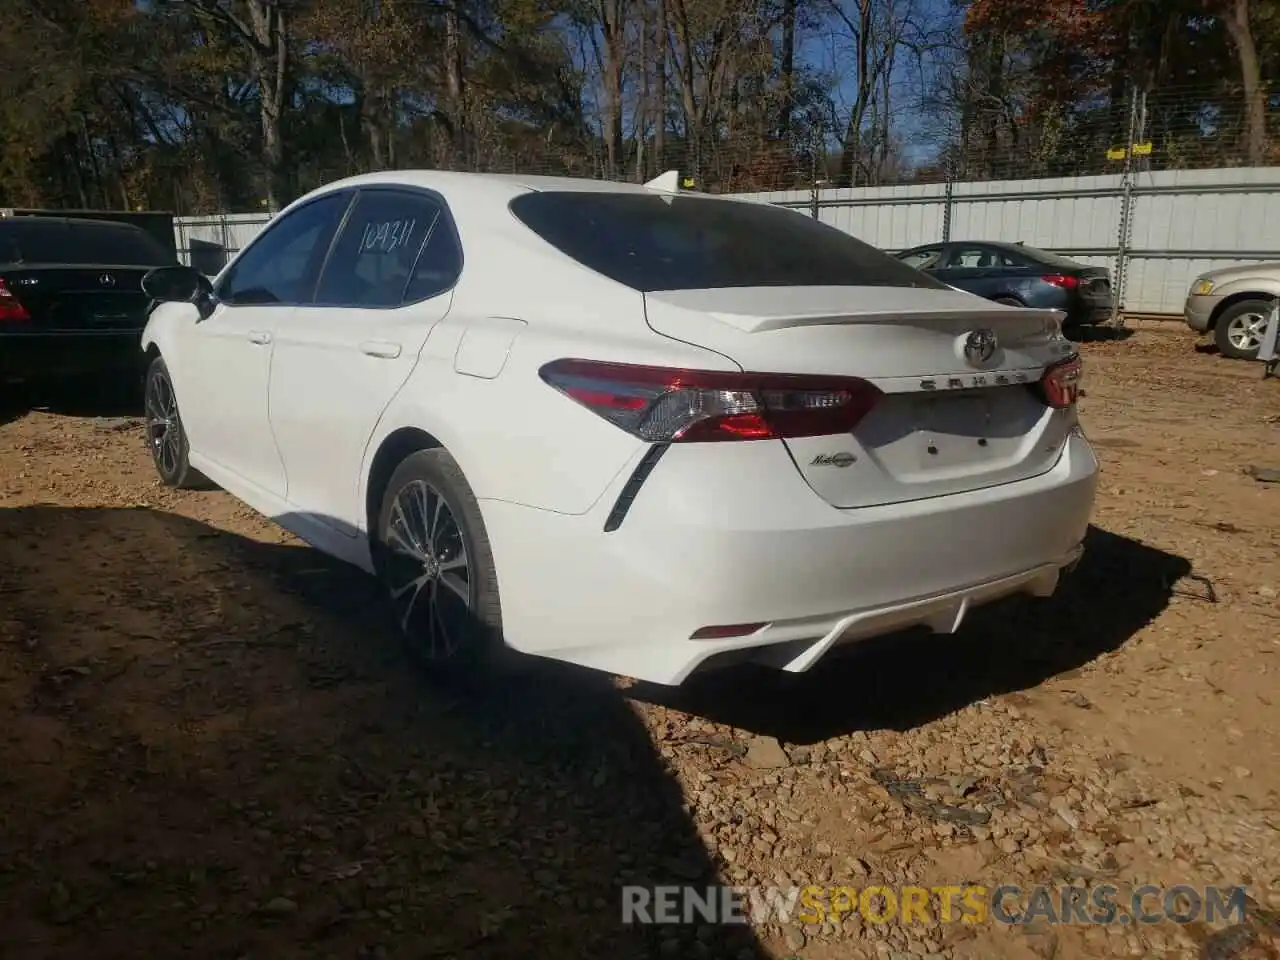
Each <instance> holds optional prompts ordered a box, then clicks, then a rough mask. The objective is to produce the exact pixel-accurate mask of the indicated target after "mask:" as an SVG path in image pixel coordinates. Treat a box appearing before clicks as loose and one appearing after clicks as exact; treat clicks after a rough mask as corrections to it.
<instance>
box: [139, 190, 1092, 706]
mask: <svg viewBox="0 0 1280 960" xmlns="http://www.w3.org/2000/svg"><path fill="white" fill-rule="evenodd" d="M361 185H386V186H402V187H406V188H409V189H414V188H422V189H428V190H431V191H434V192H436V193H438V194H439V195H440V196H441V197H443V199H444V201H445V202H446V203H447V205H448V209H449V212H450V215H451V217H452V219H453V222H454V225H455V227H456V231H457V235H458V238H459V241H460V243H461V247H462V251H463V263H464V266H463V269H462V272H461V275H460V278H459V279H458V281H457V283H456V285H455V286H454V287H453V288H452V289H451V290H450V291H449V292H448V293H446V294H442V295H440V296H437V297H434V298H432V299H430V300H426V301H423V302H421V303H415V304H410V305H407V306H403V307H399V308H384V309H366V308H360V309H355V308H335V307H311V306H308V305H302V306H297V307H284V306H266V307H247V306H235V307H228V306H226V305H222V306H219V307H217V309H216V310H215V312H214V313H213V314H211V315H210V316H209V317H208V318H206V319H205V320H203V321H198V316H197V311H196V308H195V307H194V306H191V305H188V304H165V305H162V306H160V307H159V308H157V309H156V311H155V312H154V313H153V315H152V318H151V321H150V323H149V324H148V327H147V330H146V332H145V334H144V338H143V345H144V348H154V349H155V350H157V351H158V352H159V353H160V354H161V355H162V356H163V357H164V358H165V360H166V363H167V365H168V366H169V369H170V373H171V375H172V378H173V382H174V387H175V393H176V395H177V398H178V403H179V406H180V409H181V413H182V417H183V421H184V425H185V426H186V428H187V432H188V437H189V443H190V459H191V463H192V465H193V466H194V467H196V469H198V470H200V471H201V472H203V473H205V474H206V475H207V476H209V478H210V479H211V480H213V481H215V482H216V483H218V484H220V485H221V486H223V487H224V488H225V489H226V490H227V491H228V492H229V493H231V494H232V495H233V496H236V497H237V498H239V499H241V500H243V501H244V502H245V503H247V504H248V505H250V506H251V507H253V508H254V509H256V510H258V511H260V512H262V513H263V514H265V515H267V516H269V517H271V518H273V519H275V520H277V521H278V522H279V523H281V524H282V525H283V526H285V527H286V528H287V529H289V530H291V531H292V532H294V533H295V534H297V535H298V536H300V537H302V538H303V539H305V540H307V541H309V542H310V543H312V544H313V545H315V546H316V547H317V548H318V549H321V550H323V551H325V552H327V553H331V554H333V555H335V556H337V557H339V558H341V559H343V560H345V561H347V562H350V563H353V564H355V565H357V566H359V567H361V568H363V569H365V570H366V571H370V570H372V564H371V562H370V550H369V544H368V537H367V535H368V531H369V526H370V516H369V504H370V502H371V501H372V502H374V503H376V502H377V499H378V493H379V491H376V490H375V491H370V489H369V483H370V478H371V476H372V473H373V465H374V462H375V459H376V458H377V455H378V452H379V451H380V450H381V449H383V447H384V444H387V443H388V442H390V441H391V439H392V438H396V437H401V436H404V435H405V432H406V431H413V432H414V434H415V435H426V436H429V437H430V438H432V440H433V442H435V443H438V444H439V445H440V446H442V447H444V448H445V449H447V450H448V451H449V453H450V454H451V455H452V456H453V458H454V459H455V460H456V461H457V462H458V464H459V466H460V467H461V469H462V471H463V473H464V474H465V476H466V478H467V481H468V483H469V484H470V486H471V488H472V490H473V491H474V493H475V495H476V498H477V500H478V502H479V505H480V510H481V514H482V516H483V519H484V523H485V527H486V530H487V533H488V536H489V540H490V543H491V545H492V549H493V553H494V562H495V567H496V571H497V576H498V584H499V593H500V596H501V604H502V619H503V633H504V636H505V639H506V641H507V643H508V644H509V645H510V646H512V647H513V648H515V649H517V650H520V651H523V652H526V653H529V654H534V655H540V656H547V657H552V658H555V659H560V660H565V661H569V662H573V663H578V664H582V665H586V666H589V667H594V668H599V669H604V670H611V671H614V672H618V673H622V674H627V675H630V676H633V677H637V678H640V679H645V680H650V681H654V682H660V683H679V682H681V681H683V680H684V679H685V678H686V677H688V676H689V674H690V673H691V672H693V671H694V670H695V669H697V668H698V667H699V666H701V665H703V664H704V663H706V662H707V661H708V660H710V659H712V658H716V657H719V656H720V655H739V654H741V655H750V656H752V657H755V658H758V659H763V660H765V661H766V662H770V663H773V664H775V665H777V666H780V667H783V668H785V669H788V670H793V671H795V670H804V669H808V668H809V667H810V666H811V665H812V664H813V663H815V662H816V661H817V660H818V659H819V658H820V657H821V655H822V654H823V653H825V652H826V651H827V649H829V648H830V647H831V646H833V645H835V644H836V643H837V642H839V641H842V640H847V639H856V638H857V637H859V636H868V635H873V634H876V633H883V632H885V631H887V630H891V629H896V628H898V627H901V626H907V625H911V624H915V623H925V624H928V625H930V626H932V627H934V628H935V629H938V630H940V631H951V630H954V629H955V628H956V627H958V625H959V623H960V622H961V621H962V620H963V617H964V614H965V612H966V611H967V610H968V609H969V608H970V607H971V606H973V605H976V604H978V603H984V602H988V601H990V600H993V599H996V598H998V597H1001V596H1005V595H1007V594H1011V593H1018V592H1030V593H1035V594H1040V595H1045V594H1048V593H1050V592H1052V590H1053V588H1054V585H1055V584H1056V582H1057V579H1058V573H1059V570H1060V569H1061V568H1062V567H1064V566H1066V565H1069V564H1071V563H1072V562H1074V560H1075V559H1076V558H1077V557H1078V556H1079V548H1080V543H1081V541H1082V539H1083V537H1084V534H1085V531H1086V529H1087V526H1088V521H1089V515H1090V512H1091V509H1092V503H1093V497H1094V490H1095V487H1096V482H1097V481H1096V474H1097V461H1096V460H1095V459H1094V457H1093V454H1092V451H1091V450H1090V448H1089V445H1088V443H1087V441H1086V440H1085V438H1084V436H1083V434H1082V433H1080V431H1079V428H1078V426H1077V423H1076V417H1075V411H1074V409H1068V410H1051V409H1049V408H1047V407H1043V406H1041V407H1038V408H1036V409H1034V410H1031V412H1030V414H1029V415H1030V416H1031V420H1025V422H1022V421H1020V425H1019V426H1018V427H1017V430H1018V431H1021V432H1019V433H1017V434H1016V435H1014V433H1013V432H1011V433H1010V435H1009V437H1008V438H1007V442H1005V443H1004V444H1003V445H1000V444H997V443H995V442H994V440H993V442H992V443H991V444H990V447H991V449H990V450H984V451H983V452H982V453H981V455H978V454H975V453H974V452H973V451H972V450H965V449H962V448H961V441H962V440H963V438H964V437H965V432H966V430H968V429H969V427H968V426H966V425H964V424H961V425H960V426H958V427H956V428H954V429H951V428H950V427H947V426H946V424H945V423H942V422H941V421H938V422H930V423H928V424H925V425H923V426H922V425H920V424H908V423H907V422H906V421H902V422H901V423H897V422H896V421H894V418H895V417H896V416H897V414H895V413H894V412H893V411H894V409H896V408H894V407H892V406H891V405H890V406H886V407H885V409H886V410H887V411H888V412H887V413H884V414H882V415H881V418H880V420H879V421H877V420H876V419H874V418H868V420H867V421H866V422H867V424H869V426H868V427H867V428H866V430H863V429H861V428H859V430H856V431H855V432H854V433H853V434H852V435H842V436H838V437H805V438H799V439H792V440H788V441H785V442H784V441H780V440H761V441H751V442H736V443H734V442H730V443H706V444H697V443H695V444H681V443H675V444H672V445H670V446H669V447H667V448H666V449H665V451H664V452H662V453H661V458H660V459H659V460H658V461H657V463H656V466H654V468H653V470H652V474H651V475H650V476H648V478H647V479H646V480H645V481H644V483H643V485H642V486H641V487H639V488H638V493H637V494H634V503H632V505H631V508H630V511H629V512H628V513H627V514H626V519H625V522H624V523H622V524H621V526H619V527H618V528H617V529H615V530H612V531H609V532H606V531H605V529H604V528H605V520H606V517H608V516H609V515H610V513H611V511H613V510H614V508H615V505H616V504H617V502H618V500H619V496H620V495H621V494H622V493H623V491H624V489H626V488H628V486H629V484H630V483H631V480H632V475H633V472H634V471H635V470H636V468H637V465H639V464H640V463H641V461H642V460H643V459H644V458H645V457H646V455H647V454H649V453H650V452H651V450H652V445H651V444H649V443H647V442H645V441H643V440H641V439H640V438H638V437H636V436H633V435H631V434H630V433H627V432H625V431H623V430H621V429H619V428H617V427H615V426H613V425H612V424H610V423H608V422H606V421H605V420H603V419H602V418H601V417H600V416H598V415H597V414H596V413H594V412H592V411H591V410H589V409H587V408H586V407H585V406H582V405H580V404H578V403H575V402H573V401H572V400H570V399H568V398H567V397H566V396H565V395H563V394H562V393H560V392H558V391H557V390H555V389H553V388H552V387H551V386H549V385H548V384H547V383H544V382H543V380H542V379H541V377H540V376H539V370H540V368H542V367H543V365H544V364H546V363H548V362H550V361H554V360H558V359H562V358H574V357H581V358H587V359H591V360H596V361H611V362H619V363H630V364H650V365H654V366H664V367H673V368H682V369H693V370H710V371H724V372H737V371H740V370H744V369H746V370H756V371H766V372H782V373H810V374H832V375H839V376H845V377H848V376H859V377H863V378H866V379H868V380H871V381H872V382H874V383H875V385H876V386H877V387H879V389H880V390H881V391H882V392H883V393H884V394H885V401H886V402H890V401H892V402H898V400H895V398H898V399H900V400H901V403H902V404H908V405H911V406H910V408H911V409H913V410H914V409H917V407H916V406H915V405H916V404H917V398H919V397H920V396H922V395H924V394H927V393H929V392H930V391H937V392H942V393H945V392H946V391H947V390H949V389H950V390H957V389H963V390H965V391H967V392H971V391H972V388H974V387H975V384H974V383H973V382H972V379H967V380H963V382H962V379H963V378H973V377H974V376H988V375H989V376H992V377H995V376H997V375H998V376H1001V377H1009V378H1012V377H1014V376H1015V375H1016V376H1019V377H1021V378H1022V379H1021V380H1020V381H1018V382H1023V383H1031V382H1034V381H1035V380H1036V379H1038V378H1039V376H1040V374H1041V373H1042V372H1043V370H1044V369H1045V368H1046V367H1047V366H1048V365H1050V364H1052V363H1054V362H1056V361H1058V360H1060V359H1062V358H1063V357H1064V356H1066V355H1067V354H1068V353H1069V351H1070V350H1071V347H1070V345H1069V344H1067V343H1066V342H1065V341H1063V340H1062V339H1061V338H1060V337H1059V336H1058V334H1057V316H1056V314H1054V313H1053V312H1052V311H1034V310H1025V309H1013V308H1007V307H1001V306H1000V305H996V304H991V303H988V302H987V301H983V300H980V299H979V298H976V297H973V296H971V295H970V294H967V293H961V292H958V291H951V290H933V289H906V288H892V287H843V288H814V287H810V288H777V287H775V288H758V289H753V288H735V289H728V290H726V289H718V290H710V291H702V290H695V291H676V292H659V293H649V294H643V293H640V292H639V291H637V290H634V289H631V288H629V287H626V286H623V285H622V284H620V283H618V282H615V281H613V280H611V279H609V278H607V277H605V276H603V275H601V274H597V273H595V272H593V271H592V270H589V269H588V268H587V267H585V266H583V265H581V264H579V263H578V262H577V261H575V260H573V259H571V258H570V257H569V256H567V255H565V254H563V253H561V252H560V251H559V250H557V249H556V248H555V247H553V246H552V245H550V244H549V243H547V242H545V241H543V240H541V238H539V237H538V236H537V235H536V234H535V233H534V232H533V231H531V230H530V229H529V228H528V227H526V226H525V225H524V224H522V223H521V222H520V221H519V220H517V219H516V217H515V216H513V215H512V214H511V212H510V211H509V210H508V208H507V204H508V203H509V202H510V200H511V199H513V198H515V197H517V196H520V195H522V194H524V193H527V192H529V191H530V190H540V189H553V190H557V191H559V190H566V191H582V192H603V193H617V192H636V193H642V194H643V193H646V192H648V193H652V190H649V189H647V188H645V187H639V186H629V185H619V184H609V183H600V182H594V181H572V180H542V179H540V178H520V177H505V176H487V175H468V174H452V173H438V172H419V171H397V172H389V173H381V174H371V175H367V176H364V177H357V178H352V179H350V180H347V181H342V182H340V183H337V184H332V185H330V186H329V187H327V188H325V190H324V191H319V192H317V194H313V195H312V196H317V195H319V194H320V193H321V192H328V191H332V190H344V189H345V190H349V189H353V188H357V187H359V186H361ZM308 199H310V198H303V199H302V200H300V201H298V204H301V203H304V202H306V201H307V200H308ZM706 202H708V203H714V202H729V201H714V200H707V201H706ZM295 206H296V205H295ZM291 209H292V207H290V208H287V209H286V210H285V211H284V212H283V213H282V214H281V217H284V216H287V215H288V214H289V212H290V210H291ZM268 229H270V227H268ZM247 249H249V250H251V249H252V245H250V247H249V248H247ZM242 255H243V254H242ZM197 321H198V322H197ZM978 326H981V327H986V328H990V329H993V330H995V331H997V333H998V335H999V337H1000V340H1001V348H1000V352H999V353H998V355H997V356H995V357H994V358H993V359H992V361H991V363H990V364H989V365H988V366H987V367H986V368H984V370H983V371H979V372H977V373H975V370H974V368H973V366H972V365H971V364H968V363H966V361H965V355H964V351H963V342H964V337H965V335H966V334H967V333H968V332H969V331H971V330H973V329H974V328H975V327H978ZM250 331H258V332H266V333H269V334H270V338H269V341H270V342H267V343H256V342H253V341H252V340H250V339H249V338H248V334H249V333H250ZM392 348H394V349H392ZM928 380H932V381H935V383H934V385H933V386H932V387H931V386H926V385H925V381H928ZM1001 383H1002V384H1004V385H1002V386H1001V387H1000V388H1001V389H1005V390H1015V389H1018V388H1017V387H1016V386H1011V385H1007V384H1008V383H1013V381H1012V380H1009V381H1007V382H1006V381H1001ZM976 386H978V387H983V386H991V387H993V388H994V387H995V386H996V384H995V382H994V381H993V382H992V383H990V384H981V383H979V384H976ZM979 392H981V391H979ZM1017 396H1018V403H1019V404H1020V406H1018V410H1019V411H1022V410H1023V408H1024V407H1027V405H1028V404H1031V401H1030V400H1029V399H1028V398H1029V397H1030V394H1029V393H1026V392H1025V391H1024V392H1023V393H1019V394H1018V395H1017ZM1024 401H1025V402H1024ZM938 402H939V403H941V404H943V406H945V402H944V401H938ZM1032 406H1034V405H1032ZM1028 409H1029V408H1028ZM902 410H903V411H906V410H907V407H906V406H904V407H902ZM228 412H229V415H228ZM1006 412H1007V411H1006ZM1024 412H1025V411H1024ZM873 413H874V410H873ZM997 413H999V411H997ZM903 415H904V416H905V415H906V414H905V413H904V414H903ZM1020 415H1021V414H1020ZM886 418H887V419H886ZM989 418H990V415H989ZM962 419H963V418H962ZM1024 419H1025V418H1024ZM1033 421H1034V424H1035V426H1034V429H1033V428H1032V426H1031V423H1032V422H1033ZM1010 422H1012V421H1010ZM877 424H878V426H877ZM895 424H896V425H895ZM930 430H933V431H934V433H937V431H938V430H941V431H942V432H941V434H939V435H940V436H943V437H944V438H945V439H944V440H943V441H941V442H940V441H938V440H937V438H936V437H935V436H934V433H929V431H930ZM948 430H950V432H949V433H948V432H947V431H948ZM1010 430H1011V431H1012V430H1013V428H1012V427H1011V428H1010ZM877 431H879V432H877ZM922 438H923V439H922ZM925 443H928V444H930V446H931V448H932V447H937V448H938V451H937V453H931V454H928V456H926V455H925V454H924V453H922V452H921V451H922V450H923V449H924V447H923V446H922V444H925ZM984 446H986V445H985V444H984ZM841 451H844V452H848V453H852V454H853V455H854V456H855V457H857V458H858V460H857V462H855V463H854V468H853V469H848V470H846V469H840V468H831V467H827V468H826V469H823V468H822V467H821V466H815V465H814V464H815V462H818V461H821V458H822V457H823V456H827V455H830V454H832V453H833V452H834V453H840V452H841ZM935 456H936V457H940V458H941V459H939V460H929V459H928V457H935ZM922 458H923V459H922ZM1037 458H1038V459H1037ZM922 464H923V466H922ZM1001 471H1004V472H1003V473H1002V472H1001ZM371 494H372V496H371ZM757 622H759V623H761V624H765V625H764V626H762V627H760V628H759V629H758V630H755V631H753V632H751V633H749V634H748V635H743V636H734V637H730V638H726V639H716V640H692V639H690V636H691V634H693V632H694V631H696V630H698V629H700V628H703V627H706V626H709V625H724V624H752V623H757Z"/></svg>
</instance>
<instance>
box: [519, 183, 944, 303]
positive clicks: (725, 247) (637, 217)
mask: <svg viewBox="0 0 1280 960" xmlns="http://www.w3.org/2000/svg"><path fill="white" fill-rule="evenodd" d="M510 209H511V212H512V213H513V214H514V215H515V217H516V219H518V220H519V221H520V222H521V223H523V224H524V225H525V226H527V227H528V228H529V229H530V230H532V231H533V232H534V233H536V234H537V235H538V236H539V237H541V238H542V239H543V240H545V241H546V242H547V243H549V244H551V245H552V246H554V247H556V248H557V249H558V250H560V251H561V252H562V253H564V254H567V255H568V256H570V257H572V258H573V259H574V260H576V261H577V262H578V263H580V264H582V265H583V266H585V267H587V268H588V269H591V270H594V271H595V272H596V273H600V274H603V275H604V276H606V277H609V278H610V279H613V280H616V281H618V282H619V283H623V284H625V285H627V286H629V287H631V288H633V289H636V290H641V291H658V290H705V289H714V288H717V287H775V286H817V287H823V286H837V287H925V288H929V289H944V288H945V287H944V285H943V284H940V283H939V282H938V281H937V280H934V279H933V278H931V277H929V276H926V275H925V274H922V273H920V272H919V271H918V270H915V269H913V268H911V267H909V266H908V265H907V264H905V263H902V262H901V261H899V260H897V259H895V258H894V257H892V256H890V255H889V254H887V253H884V252H883V251H881V250H877V249H876V248H875V247H873V246H871V245H870V244H867V243H863V242H862V241H861V240H858V239H857V238H856V237H853V236H851V235H849V234H847V233H845V232H844V231H843V230H837V229H836V228H835V227H831V226H828V225H826V224H824V223H821V222H819V221H817V220H814V219H813V218H812V217H810V216H808V215H807V214H803V213H797V212H796V211H793V210H788V209H786V208H784V207H777V206H771V205H769V204H763V203H748V202H744V201H733V200H718V199H712V198H709V197H698V196H676V197H671V196H669V195H665V196H664V195H661V194H657V193H652V194H650V193H639V192H636V193H632V192H627V193H621V192H619V193H613V192H603V191H602V192H596V191H581V192H577V191H546V192H539V193H526V194H523V195H522V196H519V197H516V199H515V200H513V201H511V205H510Z"/></svg>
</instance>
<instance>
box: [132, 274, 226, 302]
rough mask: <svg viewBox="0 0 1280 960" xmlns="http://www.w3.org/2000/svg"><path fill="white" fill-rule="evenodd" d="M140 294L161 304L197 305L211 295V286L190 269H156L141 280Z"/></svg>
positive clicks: (206, 280) (200, 275)
mask: <svg viewBox="0 0 1280 960" xmlns="http://www.w3.org/2000/svg"><path fill="white" fill-rule="evenodd" d="M142 292H143V293H145V294H146V295H147V296H148V297H150V298H151V299H152V300H159V301H160V302H161V303H199V302H201V301H203V300H205V299H207V298H208V297H210V296H211V295H212V294H213V285H212V284H211V283H209V279H208V277H206V276H205V275H204V274H203V273H201V272H200V271H199V270H193V269H192V268H191V267H185V266H181V265H178V266H172V267H156V268H155V269H154V270H150V271H148V272H147V275H146V276H144V277H143V278H142Z"/></svg>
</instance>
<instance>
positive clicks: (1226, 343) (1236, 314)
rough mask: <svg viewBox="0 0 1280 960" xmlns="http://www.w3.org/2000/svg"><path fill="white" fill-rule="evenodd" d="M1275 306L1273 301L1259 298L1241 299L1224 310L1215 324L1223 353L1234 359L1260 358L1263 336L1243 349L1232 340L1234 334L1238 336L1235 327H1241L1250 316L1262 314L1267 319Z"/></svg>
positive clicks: (1214, 329) (1219, 345) (1215, 335)
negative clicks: (1252, 344)
mask: <svg viewBox="0 0 1280 960" xmlns="http://www.w3.org/2000/svg"><path fill="white" fill-rule="evenodd" d="M1273 307H1274V304H1273V303H1272V301H1270V300H1265V299H1262V298H1258V299H1257V300H1241V301H1240V302H1239V303H1233V304H1232V305H1231V306H1229V307H1227V309H1225V310H1223V311H1222V313H1221V315H1219V317H1218V320H1217V322H1216V323H1215V324H1214V326H1213V339H1214V342H1216V343H1217V344H1218V350H1219V351H1220V352H1221V353H1222V355H1223V356H1224V357H1231V358H1232V359H1233V360H1256V359H1258V351H1259V350H1260V349H1261V348H1262V337H1261V336H1260V335H1259V336H1258V337H1256V338H1255V340H1256V342H1255V344H1254V346H1253V347H1252V348H1249V349H1242V348H1241V347H1238V346H1236V344H1235V343H1234V342H1232V338H1233V336H1238V333H1237V331H1236V330H1233V327H1239V326H1241V325H1242V324H1244V323H1247V322H1248V319H1247V318H1250V317H1257V316H1261V317H1262V318H1263V320H1264V321H1265V319H1266V317H1267V315H1268V314H1270V313H1271V310H1272V308H1273Z"/></svg>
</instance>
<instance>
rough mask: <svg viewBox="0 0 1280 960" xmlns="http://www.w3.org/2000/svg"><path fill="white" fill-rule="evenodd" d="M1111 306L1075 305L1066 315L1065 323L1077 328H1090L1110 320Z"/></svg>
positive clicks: (1107, 304) (1095, 304)
mask: <svg viewBox="0 0 1280 960" xmlns="http://www.w3.org/2000/svg"><path fill="white" fill-rule="evenodd" d="M1111 306H1112V305H1111V304H1109V303H1106V304H1097V303H1093V304H1091V303H1084V302H1081V303H1077V304H1076V305H1075V306H1073V307H1072V308H1071V310H1070V312H1068V314H1067V319H1066V323H1067V324H1068V325H1072V326H1078V327H1092V326H1097V325H1098V324H1100V323H1108V322H1110V320H1111Z"/></svg>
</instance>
